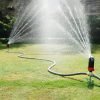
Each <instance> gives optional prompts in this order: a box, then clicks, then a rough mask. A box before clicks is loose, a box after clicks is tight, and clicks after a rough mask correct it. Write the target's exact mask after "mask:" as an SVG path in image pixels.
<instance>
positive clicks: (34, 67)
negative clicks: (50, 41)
mask: <svg viewBox="0 0 100 100" xmlns="http://www.w3.org/2000/svg"><path fill="white" fill-rule="evenodd" d="M42 47H43V46H42V45H39V44H34V45H31V44H29V45H28V44H26V45H19V44H16V45H13V47H12V48H11V51H17V52H18V51H21V52H25V53H26V54H32V55H28V56H29V57H36V58H45V59H53V60H55V61H56V62H57V65H56V66H55V68H54V70H56V71H59V72H62V73H70V72H77V71H78V72H87V66H88V65H87V59H86V58H84V57H82V56H80V55H75V56H73V55H71V56H68V55H66V53H59V52H56V51H55V52H53V53H52V52H51V50H47V49H46V50H44V49H43V48H42ZM44 47H46V46H44ZM92 50H93V55H94V57H95V60H96V62H95V67H96V68H95V73H97V74H99V75H100V45H94V46H93V49H92ZM17 55H18V54H14V53H7V52H6V49H5V45H1V47H0V100H100V81H98V80H96V79H94V83H95V85H94V88H93V89H89V88H88V84H87V79H88V76H73V77H60V76H55V75H52V74H50V73H49V72H48V71H47V68H48V66H49V65H50V63H49V62H46V61H39V60H26V59H21V58H18V57H17Z"/></svg>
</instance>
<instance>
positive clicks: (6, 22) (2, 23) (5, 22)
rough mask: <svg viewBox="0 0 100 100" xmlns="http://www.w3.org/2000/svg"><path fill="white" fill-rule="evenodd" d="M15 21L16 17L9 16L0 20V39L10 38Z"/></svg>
mask: <svg viewBox="0 0 100 100" xmlns="http://www.w3.org/2000/svg"><path fill="white" fill-rule="evenodd" d="M14 21H15V19H14V17H13V16H9V15H6V16H5V17H4V18H3V19H2V20H0V37H8V36H9V35H10V32H11V29H12V26H13V23H14Z"/></svg>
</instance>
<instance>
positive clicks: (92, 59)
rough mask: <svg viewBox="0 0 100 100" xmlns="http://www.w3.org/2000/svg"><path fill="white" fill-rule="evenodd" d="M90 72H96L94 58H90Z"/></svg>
mask: <svg viewBox="0 0 100 100" xmlns="http://www.w3.org/2000/svg"><path fill="white" fill-rule="evenodd" d="M88 71H89V72H93V71H94V57H90V58H89V63H88Z"/></svg>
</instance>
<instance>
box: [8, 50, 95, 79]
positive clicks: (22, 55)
mask: <svg viewBox="0 0 100 100" xmlns="http://www.w3.org/2000/svg"><path fill="white" fill-rule="evenodd" d="M7 52H8V53H16V54H19V55H18V57H19V58H24V59H34V60H41V61H47V62H50V63H52V64H51V65H50V66H49V67H48V72H50V73H52V74H54V75H59V76H75V75H88V73H85V72H78V73H70V74H62V73H59V72H56V71H53V70H52V68H53V67H55V66H56V62H55V61H53V60H48V59H40V58H33V57H27V56H25V54H24V53H22V52H11V51H10V50H9V49H8V50H7ZM95 77H96V76H95Z"/></svg>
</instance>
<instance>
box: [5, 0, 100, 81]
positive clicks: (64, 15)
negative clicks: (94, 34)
mask: <svg viewBox="0 0 100 100" xmlns="http://www.w3.org/2000/svg"><path fill="white" fill-rule="evenodd" d="M33 1H34V0H32V1H31V2H30V3H29V4H28V5H27V6H26V8H25V9H24V11H23V14H21V15H19V17H18V20H17V21H18V22H17V21H16V23H15V27H14V28H13V30H12V33H11V35H10V37H9V42H8V44H7V47H8V48H9V46H10V44H11V43H16V42H18V41H19V40H20V41H22V40H25V39H27V38H28V37H30V38H33V37H35V35H37V36H39V38H40V40H41V39H42V38H43V39H44V40H43V41H46V39H45V38H50V37H54V36H55V37H57V36H59V37H63V40H65V46H66V48H65V49H66V51H67V54H82V55H85V56H86V57H88V58H89V59H88V60H89V62H88V71H89V73H87V72H76V73H74V72H73V73H67V74H62V73H59V72H55V71H53V70H52V68H53V67H54V66H55V65H56V62H55V61H51V60H46V59H39V60H44V61H48V62H51V63H52V64H51V65H50V66H49V67H48V71H49V72H50V73H52V74H55V75H59V76H74V75H88V76H89V77H90V82H91V78H92V77H94V78H97V79H99V80H100V78H99V77H98V76H96V75H94V74H93V71H94V57H92V56H90V55H91V45H90V35H89V26H88V24H87V16H86V14H85V10H84V6H83V5H82V3H81V2H80V0H55V3H54V0H42V1H41V0H38V2H35V3H34V2H33ZM55 4H56V5H55ZM79 8H80V9H79ZM30 9H31V11H30ZM36 33H37V34H36ZM46 42H47V41H46ZM53 43H55V41H54V42H53ZM58 45H59V44H58ZM17 53H18V52H17ZM21 54H22V53H21ZM19 57H20V58H26V59H27V57H22V56H19ZM33 59H34V58H33Z"/></svg>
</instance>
